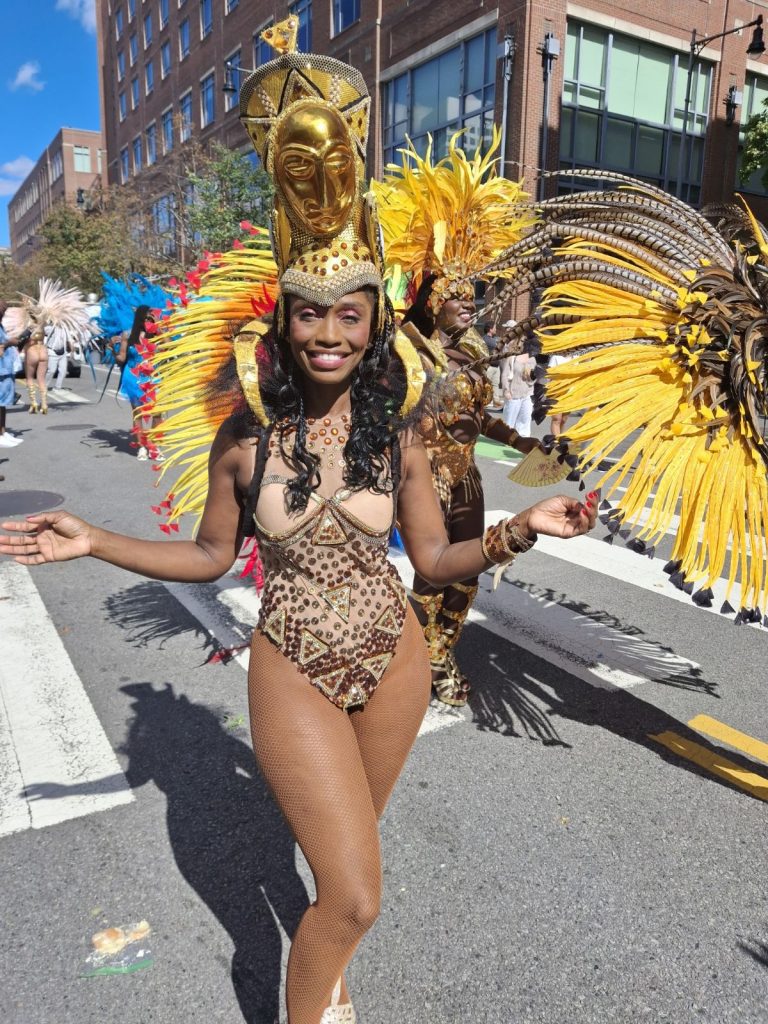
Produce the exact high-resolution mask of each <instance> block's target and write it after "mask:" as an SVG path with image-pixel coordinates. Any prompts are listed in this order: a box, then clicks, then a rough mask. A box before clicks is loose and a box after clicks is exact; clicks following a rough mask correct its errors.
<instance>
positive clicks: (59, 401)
mask: <svg viewBox="0 0 768 1024" xmlns="http://www.w3.org/2000/svg"><path fill="white" fill-rule="evenodd" d="M48 404H49V405H90V404H91V400H90V398H85V397H84V396H83V395H78V394H76V393H75V392H74V391H49V392H48Z"/></svg>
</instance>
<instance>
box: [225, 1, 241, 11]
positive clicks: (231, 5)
mask: <svg viewBox="0 0 768 1024" xmlns="http://www.w3.org/2000/svg"><path fill="white" fill-rule="evenodd" d="M239 3H240V0H227V2H226V4H225V5H224V13H225V14H230V13H231V12H232V11H234V9H235V8H236V7H237V5H238V4H239Z"/></svg>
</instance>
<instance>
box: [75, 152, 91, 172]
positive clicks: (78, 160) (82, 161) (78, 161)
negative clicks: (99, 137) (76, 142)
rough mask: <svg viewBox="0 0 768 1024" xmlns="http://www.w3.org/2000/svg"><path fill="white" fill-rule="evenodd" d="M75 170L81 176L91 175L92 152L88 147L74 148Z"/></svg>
mask: <svg viewBox="0 0 768 1024" xmlns="http://www.w3.org/2000/svg"><path fill="white" fill-rule="evenodd" d="M72 150H73V156H74V159H75V170H76V171H78V172H79V173H80V174H90V173H91V151H90V149H89V148H88V146H73V147H72Z"/></svg>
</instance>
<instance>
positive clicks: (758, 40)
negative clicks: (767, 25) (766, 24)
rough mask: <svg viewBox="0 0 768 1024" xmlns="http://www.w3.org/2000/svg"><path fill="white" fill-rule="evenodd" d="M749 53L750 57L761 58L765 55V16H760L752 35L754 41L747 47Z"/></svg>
mask: <svg viewBox="0 0 768 1024" xmlns="http://www.w3.org/2000/svg"><path fill="white" fill-rule="evenodd" d="M747 53H748V54H749V56H750V57H759V56H760V54H762V53H765V42H764V40H763V16H762V14H760V15H758V18H757V24H756V25H755V29H754V31H753V33H752V39H751V40H750V43H749V46H748V47H747Z"/></svg>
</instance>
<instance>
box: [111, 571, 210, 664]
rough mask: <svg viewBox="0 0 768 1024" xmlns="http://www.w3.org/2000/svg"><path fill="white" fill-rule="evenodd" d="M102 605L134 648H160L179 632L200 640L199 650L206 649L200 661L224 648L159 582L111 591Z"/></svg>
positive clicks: (149, 581)
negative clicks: (153, 646) (155, 646)
mask: <svg viewBox="0 0 768 1024" xmlns="http://www.w3.org/2000/svg"><path fill="white" fill-rule="evenodd" d="M104 606H105V608H106V611H107V616H108V617H109V619H110V620H111V621H112V622H114V624H115V625H116V626H119V627H120V629H124V630H125V631H126V632H127V634H128V642H129V643H130V644H132V645H133V646H134V647H149V646H150V645H151V644H154V643H158V644H159V646H160V647H162V646H163V645H164V644H165V642H166V641H167V640H170V639H172V638H173V637H177V636H179V634H180V633H193V634H194V638H195V640H199V641H200V648H201V650H202V651H204V652H207V654H205V656H204V657H203V658H202V659H201V664H205V663H206V662H208V661H210V660H211V659H212V658H214V657H215V655H217V654H221V653H222V651H223V647H222V645H221V644H220V643H219V641H218V640H217V639H216V638H215V637H214V636H213V635H212V634H211V633H209V632H208V630H207V629H206V628H205V627H204V626H203V625H202V624H201V622H200V621H199V619H196V618H195V617H194V615H192V614H191V613H190V612H188V611H187V609H186V608H185V607H184V606H183V605H182V604H180V603H179V602H178V601H176V600H175V599H174V598H172V597H171V596H170V595H169V593H168V590H167V589H166V587H164V586H163V585H162V583H154V582H152V581H151V580H147V581H145V582H143V583H137V584H136V585H135V586H132V587H128V588H126V589H125V590H118V591H117V593H115V594H110V596H109V597H108V598H107V599H106V601H105V602H104Z"/></svg>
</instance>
